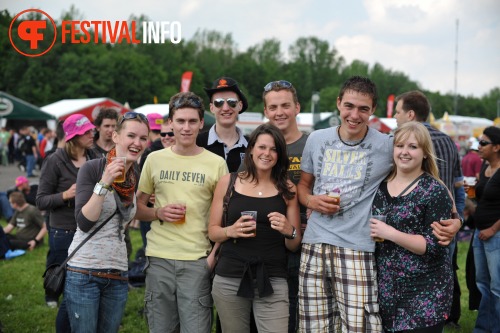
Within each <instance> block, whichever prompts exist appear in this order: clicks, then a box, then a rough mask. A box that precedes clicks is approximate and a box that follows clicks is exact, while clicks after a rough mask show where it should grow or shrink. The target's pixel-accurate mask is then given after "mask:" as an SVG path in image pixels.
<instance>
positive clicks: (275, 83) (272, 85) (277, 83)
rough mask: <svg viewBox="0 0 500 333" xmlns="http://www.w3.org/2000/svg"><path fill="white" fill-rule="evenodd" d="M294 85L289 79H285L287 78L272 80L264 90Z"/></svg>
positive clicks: (286, 87)
mask: <svg viewBox="0 0 500 333" xmlns="http://www.w3.org/2000/svg"><path fill="white" fill-rule="evenodd" d="M292 87H293V86H292V84H291V83H290V82H288V81H285V80H279V81H271V82H269V83H268V84H266V85H265V86H264V91H265V92H269V91H271V90H273V89H274V88H278V89H279V88H284V89H290V88H292Z"/></svg>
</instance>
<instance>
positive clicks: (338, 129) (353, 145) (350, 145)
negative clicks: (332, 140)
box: [337, 126, 368, 147]
mask: <svg viewBox="0 0 500 333" xmlns="http://www.w3.org/2000/svg"><path fill="white" fill-rule="evenodd" d="M337 135H338V136H339V139H340V141H341V142H342V143H343V144H345V145H346V146H349V147H355V146H359V145H360V144H361V143H363V141H365V138H366V136H367V135H368V126H366V132H365V136H363V138H362V139H361V140H360V141H358V142H356V143H347V142H345V141H344V140H342V137H341V136H340V126H339V127H337Z"/></svg>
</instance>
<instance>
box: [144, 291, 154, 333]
mask: <svg viewBox="0 0 500 333" xmlns="http://www.w3.org/2000/svg"><path fill="white" fill-rule="evenodd" d="M152 300H153V292H151V291H147V290H146V292H145V293H144V317H145V318H146V323H147V324H148V327H149V329H150V330H152V329H153V327H152V326H153V323H154V320H153V318H149V316H150V313H149V311H148V305H149V306H152V303H151V301H152ZM152 314H153V312H151V315H152Z"/></svg>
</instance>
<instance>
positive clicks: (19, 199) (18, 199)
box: [9, 191, 26, 206]
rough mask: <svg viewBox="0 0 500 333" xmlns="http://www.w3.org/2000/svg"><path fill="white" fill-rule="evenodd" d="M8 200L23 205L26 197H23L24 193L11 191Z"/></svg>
mask: <svg viewBox="0 0 500 333" xmlns="http://www.w3.org/2000/svg"><path fill="white" fill-rule="evenodd" d="M9 201H10V202H12V203H14V204H16V205H18V206H23V205H24V204H25V203H26V199H25V198H24V194H22V193H21V192H17V191H15V192H12V193H11V194H10V196H9Z"/></svg>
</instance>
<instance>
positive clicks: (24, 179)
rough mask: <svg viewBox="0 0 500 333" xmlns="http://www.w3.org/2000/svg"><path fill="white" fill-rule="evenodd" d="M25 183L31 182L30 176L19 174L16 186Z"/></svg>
mask: <svg viewBox="0 0 500 333" xmlns="http://www.w3.org/2000/svg"><path fill="white" fill-rule="evenodd" d="M24 183H29V181H28V178H26V177H24V176H19V177H17V178H16V186H21V185H23V184H24Z"/></svg>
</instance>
